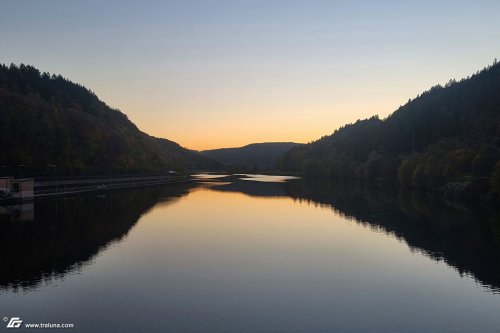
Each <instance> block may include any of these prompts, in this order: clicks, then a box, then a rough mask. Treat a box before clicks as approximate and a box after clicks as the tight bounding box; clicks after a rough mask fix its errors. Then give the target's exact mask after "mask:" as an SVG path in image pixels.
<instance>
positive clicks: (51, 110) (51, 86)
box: [0, 65, 214, 175]
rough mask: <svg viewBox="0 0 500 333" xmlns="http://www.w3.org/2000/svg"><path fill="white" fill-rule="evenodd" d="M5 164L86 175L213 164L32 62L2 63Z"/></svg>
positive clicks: (0, 137)
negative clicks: (151, 133) (145, 130)
mask: <svg viewBox="0 0 500 333" xmlns="http://www.w3.org/2000/svg"><path fill="white" fill-rule="evenodd" d="M0 146H1V152H2V153H1V155H0V165H2V166H3V169H2V172H3V173H4V174H5V173H7V172H11V173H12V168H15V169H14V170H17V168H18V166H19V165H23V169H24V170H25V172H26V173H29V174H33V175H43V174H49V173H50V172H53V171H51V170H50V169H49V165H57V168H58V171H59V173H60V174H64V175H84V174H102V173H105V174H107V173H109V172H110V170H112V172H114V173H148V172H166V171H168V170H174V169H175V170H181V169H191V168H207V167H213V166H214V162H213V161H212V160H210V159H207V158H206V157H203V156H202V155H201V154H199V153H197V152H194V151H190V150H187V149H184V148H182V147H181V146H179V145H178V144H177V143H175V142H172V141H169V140H166V139H159V138H155V137H152V136H149V135H147V134H145V133H143V132H141V131H140V130H139V129H138V128H137V127H136V126H135V125H134V124H133V123H132V122H131V121H130V120H129V119H128V118H127V116H126V115H125V114H123V113H122V112H120V111H119V110H116V109H112V108H110V107H108V106H107V105H106V104H105V103H104V102H102V101H100V100H99V99H98V98H97V96H96V95H95V94H94V93H93V92H91V91H90V90H88V89H86V88H85V87H83V86H81V85H79V84H75V83H72V82H70V81H68V80H67V79H65V78H63V77H61V76H56V75H49V74H48V73H41V72H40V71H39V70H38V69H36V68H34V67H32V66H25V65H20V66H15V65H10V66H5V65H0Z"/></svg>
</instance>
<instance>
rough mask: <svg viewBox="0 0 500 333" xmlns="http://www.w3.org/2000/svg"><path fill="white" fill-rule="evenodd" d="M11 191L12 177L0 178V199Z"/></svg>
mask: <svg viewBox="0 0 500 333" xmlns="http://www.w3.org/2000/svg"><path fill="white" fill-rule="evenodd" d="M11 189H12V177H0V197H4V196H7V195H9V194H10V192H11Z"/></svg>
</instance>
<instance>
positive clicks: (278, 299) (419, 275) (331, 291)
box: [0, 174, 500, 333]
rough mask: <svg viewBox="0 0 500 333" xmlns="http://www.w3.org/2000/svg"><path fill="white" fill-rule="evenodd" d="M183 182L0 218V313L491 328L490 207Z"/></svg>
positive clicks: (54, 318) (205, 326) (214, 326)
mask: <svg viewBox="0 0 500 333" xmlns="http://www.w3.org/2000/svg"><path fill="white" fill-rule="evenodd" d="M240 178H244V179H245V180H241V179H240ZM198 179H201V180H202V181H200V182H198V183H195V184H188V185H179V186H166V187H155V188H149V189H137V190H135V191H125V192H113V193H107V194H101V195H88V196H80V197H70V198H60V199H57V200H56V199H43V200H42V199H40V200H36V201H35V203H34V205H33V206H24V207H10V208H9V209H2V210H0V259H1V260H2V266H1V269H0V317H8V318H10V317H21V319H22V320H24V321H25V322H28V323H36V322H52V323H74V324H75V325H76V328H75V329H73V330H71V331H73V332H204V333H206V332H252V333H253V332H419V333H420V332H440V333H442V332H499V330H500V295H499V294H498V293H497V291H498V288H499V287H500V250H499V244H500V223H499V221H498V218H497V216H498V215H495V214H494V213H493V212H486V211H479V212H477V211H473V210H468V209H465V208H463V207H449V206H446V205H441V204H439V203H437V202H436V200H432V199H425V198H421V197H419V196H418V195H415V194H405V195H401V194H399V196H398V195H397V194H396V195H394V194H386V193H379V192H370V191H367V190H359V189H353V188H350V189H340V188H336V187H333V186H329V185H326V184H316V183H311V182H307V181H303V180H296V179H288V178H280V177H276V176H273V177H270V178H269V177H265V176H259V177H257V176H252V175H232V176H227V177H226V176H224V175H216V177H210V175H207V174H205V175H201V176H199V177H198ZM4 324H5V323H3V324H2V323H0V327H1V328H0V329H5V325H4ZM5 330H7V329H5ZM24 330H25V329H24ZM59 331H61V330H59Z"/></svg>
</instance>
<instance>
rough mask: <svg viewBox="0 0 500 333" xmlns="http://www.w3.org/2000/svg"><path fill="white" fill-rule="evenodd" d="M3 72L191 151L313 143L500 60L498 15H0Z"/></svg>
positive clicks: (143, 7)
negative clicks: (95, 101)
mask: <svg viewBox="0 0 500 333" xmlns="http://www.w3.org/2000/svg"><path fill="white" fill-rule="evenodd" d="M0 5H1V6H0V50H1V52H0V62H2V63H6V64H9V63H11V62H12V63H15V64H20V63H25V64H30V65H33V66H35V67H37V68H39V69H40V70H41V71H49V72H51V73H56V74H62V75H63V76H65V77H66V78H68V79H70V80H71V81H74V82H78V83H81V84H83V85H85V86H86V87H88V88H89V89H91V90H92V91H94V92H95V93H96V94H97V95H98V97H99V98H100V99H101V100H103V101H104V102H106V103H107V104H108V105H110V106H111V107H114V108H118V109H120V110H121V111H122V112H124V113H126V114H127V115H128V117H129V118H130V119H131V120H132V121H133V122H134V123H136V124H137V126H138V127H139V128H140V129H141V130H143V131H145V132H147V133H149V134H151V135H155V136H159V137H165V138H168V139H171V140H174V141H176V142H178V143H180V144H181V145H183V146H185V147H188V148H192V149H208V148H220V147H235V146H242V145H245V144H248V143H253V142H269V141H295V142H308V141H312V140H315V139H318V138H319V137H321V136H323V135H327V134H330V133H332V132H333V131H334V130H335V129H337V128H338V127H340V126H342V125H343V124H345V123H349V122H353V121H356V120H357V119H360V118H366V117H369V116H371V115H374V114H378V115H379V116H380V117H382V118H383V117H385V116H387V115H389V114H390V113H391V112H393V111H394V110H395V109H396V108H397V107H398V106H399V105H402V104H404V103H405V102H406V101H407V100H408V99H409V98H413V97H415V96H416V95H417V94H419V93H421V92H422V91H424V90H427V89H429V88H430V87H431V86H433V85H435V84H438V83H441V84H444V83H446V82H447V81H448V80H449V79H450V78H456V79H459V78H462V77H466V76H467V75H469V74H472V73H473V72H475V71H476V70H478V69H481V68H482V67H484V66H486V65H488V64H491V63H492V62H493V59H494V58H495V57H498V58H500V19H499V17H500V1H498V0H495V1H438V0H434V1H425V0H423V1H314V0H304V1H293V0H289V1H260V0H253V1H240V0H231V1H208V0H205V1H190V0H183V1H139V0H138V1H51V0H46V1H37V0H33V1H23V0H20V1H1V2H0Z"/></svg>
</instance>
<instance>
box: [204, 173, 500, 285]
mask: <svg viewBox="0 0 500 333" xmlns="http://www.w3.org/2000/svg"><path fill="white" fill-rule="evenodd" d="M277 185H279V186H282V188H281V189H280V190H279V191H276V192H274V195H273V194H272V193H270V192H271V191H272V189H273V187H272V186H270V185H268V184H265V183H256V182H253V184H251V186H248V184H247V183H243V182H241V183H240V184H238V185H232V187H230V186H222V187H221V188H218V187H214V188H213V189H214V190H223V191H229V190H231V189H236V188H237V189H238V191H240V192H243V193H246V194H248V195H254V196H266V197H272V196H289V197H292V198H294V199H296V200H306V201H308V202H311V203H314V204H317V205H321V206H327V207H331V209H333V210H334V211H335V212H336V213H338V214H340V215H342V216H345V217H347V218H350V219H354V220H355V221H356V222H357V223H360V224H363V225H365V226H367V227H369V228H371V229H373V230H375V231H383V232H385V233H388V234H391V235H394V236H395V237H397V238H398V239H401V240H403V241H405V242H406V243H407V244H408V245H409V246H410V248H411V249H412V250H416V251H420V252H422V253H424V254H425V255H427V256H429V257H431V258H432V259H434V260H438V261H441V260H443V261H445V262H446V263H447V264H449V265H450V266H452V267H454V268H455V269H456V270H457V271H458V272H459V274H461V275H462V274H471V275H472V276H474V278H476V279H477V280H478V281H480V282H481V283H482V284H483V285H485V286H487V287H488V288H491V289H493V290H495V291H498V289H500V214H499V212H498V211H495V210H493V209H490V210H488V209H486V208H484V207H483V208H480V207H459V206H453V205H450V204H445V203H443V202H442V201H440V200H438V199H437V198H433V197H429V196H426V195H423V194H422V193H418V192H402V193H398V191H397V190H385V191H383V190H380V189H370V188H364V189H360V188H359V187H356V186H345V185H343V186H342V185H334V184H331V183H327V182H325V181H313V180H300V181H291V182H288V183H285V184H283V185H282V184H274V186H277ZM258 188H261V189H262V191H261V192H260V193H259V191H258ZM283 191H284V193H283Z"/></svg>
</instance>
